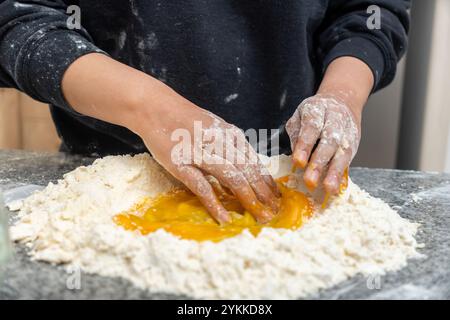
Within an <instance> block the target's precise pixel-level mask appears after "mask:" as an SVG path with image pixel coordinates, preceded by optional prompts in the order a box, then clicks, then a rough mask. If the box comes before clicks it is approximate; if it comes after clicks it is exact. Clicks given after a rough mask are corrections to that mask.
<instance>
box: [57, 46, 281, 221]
mask: <svg viewBox="0 0 450 320" xmlns="http://www.w3.org/2000/svg"><path fill="white" fill-rule="evenodd" d="M62 87H63V93H64V96H65V98H66V99H67V101H68V102H69V103H70V105H71V106H72V108H73V109H74V110H76V111H78V112H79V113H81V114H84V115H87V116H90V117H94V118H97V119H100V120H103V121H107V122H110V123H114V124H117V125H121V126H124V127H126V128H128V129H130V130H132V131H133V132H135V133H136V134H138V135H139V136H140V137H141V138H142V139H143V140H144V141H145V143H146V145H147V147H148V149H149V150H150V152H151V153H152V155H153V157H154V158H155V159H156V160H157V161H158V162H159V163H160V164H161V165H162V166H163V167H164V168H165V169H167V170H168V171H169V172H170V173H171V174H172V175H173V176H175V177H176V178H178V179H179V180H180V181H181V182H182V183H183V184H185V185H186V187H187V188H189V189H190V190H191V191H192V192H193V193H194V194H196V195H197V196H198V197H199V199H200V201H201V202H202V203H203V205H204V206H205V207H206V208H207V209H208V212H209V213H210V214H211V215H212V216H213V217H214V218H215V219H216V220H217V221H218V222H227V221H229V220H230V215H229V213H228V212H227V211H226V210H225V208H224V207H223V206H222V204H221V203H220V199H219V197H218V194H217V193H218V191H217V192H215V190H219V189H220V186H219V183H220V184H222V185H223V186H225V187H227V188H228V189H229V190H231V192H232V193H234V195H235V196H236V197H237V198H238V200H239V201H240V202H241V204H242V205H243V207H244V208H245V209H246V210H247V211H249V212H250V213H251V214H252V215H253V216H254V217H255V218H256V220H257V221H258V222H260V223H265V222H268V221H269V220H270V219H272V217H273V216H274V213H275V212H276V211H277V208H278V199H277V198H278V196H279V192H278V189H277V186H276V184H275V182H274V181H273V178H272V177H271V176H270V174H269V173H268V172H267V169H266V168H265V167H264V166H263V165H262V164H261V163H260V162H259V159H258V157H257V155H256V152H255V151H254V150H253V148H252V147H251V146H250V145H249V144H248V143H247V141H246V140H245V137H244V134H243V133H242V132H241V131H240V130H238V129H237V128H236V127H234V126H232V125H230V124H228V123H226V122H225V121H224V120H222V119H220V118H219V117H217V116H215V115H213V114H211V113H210V112H207V111H206V110H203V109H201V108H199V107H197V106H195V105H194V104H192V103H191V102H189V101H188V100H186V99H184V98H183V97H181V96H180V95H179V94H177V93H176V92H175V91H174V90H172V89H171V88H169V87H168V86H166V85H165V84H164V83H162V82H160V81H158V80H156V79H154V78H152V77H150V76H149V75H147V74H145V73H143V72H140V71H138V70H136V69H133V68H131V67H129V66H126V65H124V64H122V63H120V62H118V61H115V60H113V59H111V58H109V57H107V56H105V55H102V54H96V53H94V54H88V55H85V56H83V57H81V58H79V59H77V60H76V61H75V62H74V63H73V64H72V65H70V67H69V68H68V70H67V71H66V73H65V74H64V78H63V83H62ZM195 121H198V122H199V123H201V125H202V128H203V129H202V133H204V134H205V135H207V136H209V138H210V139H211V140H212V141H203V140H202V138H201V137H200V139H198V137H196V134H195V132H194V131H195V126H194V122H195ZM177 130H181V131H183V132H184V133H187V134H188V136H189V137H190V138H193V139H191V140H190V141H189V142H190V144H189V150H188V151H194V150H195V151H196V152H190V153H189V152H187V156H186V157H181V160H182V161H179V160H180V157H179V155H178V152H174V150H175V149H176V146H177V143H176V142H175V141H174V140H173V139H172V134H173V133H174V132H176V131H177ZM226 130H228V132H230V131H231V132H232V133H233V134H231V135H229V136H228V137H227V136H225V137H224V136H223V132H224V131H226ZM214 140H216V142H217V141H218V142H221V141H222V142H223V144H219V148H212V146H214V145H215V144H216V143H214ZM220 146H221V147H220ZM175 151H176V150H175ZM199 154H200V156H198V155H199ZM230 155H231V157H230ZM233 155H234V159H233Z"/></svg>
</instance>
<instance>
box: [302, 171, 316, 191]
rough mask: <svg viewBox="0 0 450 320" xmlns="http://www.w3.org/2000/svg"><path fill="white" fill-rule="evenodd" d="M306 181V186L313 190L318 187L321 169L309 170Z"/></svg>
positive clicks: (305, 177)
mask: <svg viewBox="0 0 450 320" xmlns="http://www.w3.org/2000/svg"><path fill="white" fill-rule="evenodd" d="M304 181H305V185H306V187H307V188H308V189H309V190H310V191H313V190H314V189H316V188H317V184H318V182H319V171H317V170H307V171H306V173H305V176H304Z"/></svg>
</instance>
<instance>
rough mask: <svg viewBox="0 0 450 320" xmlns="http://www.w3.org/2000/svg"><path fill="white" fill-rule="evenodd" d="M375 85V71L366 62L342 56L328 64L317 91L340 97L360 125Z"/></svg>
mask: <svg viewBox="0 0 450 320" xmlns="http://www.w3.org/2000/svg"><path fill="white" fill-rule="evenodd" d="M373 85H374V77H373V73H372V71H371V70H370V68H369V67H368V66H367V65H366V64H365V63H364V62H362V61H361V60H359V59H356V58H352V57H342V58H338V59H336V60H334V61H333V62H332V63H331V64H330V65H329V66H328V68H327V71H326V73H325V76H324V78H323V80H322V83H321V85H320V88H319V90H318V92H317V93H318V94H321V95H330V96H335V97H337V98H339V99H340V100H341V101H342V102H344V103H345V104H346V105H347V106H348V107H349V108H350V109H351V111H352V113H353V115H354V116H355V117H356V120H357V121H358V125H359V122H360V121H361V113H362V110H363V108H364V105H365V104H366V102H367V99H368V97H369V95H370V93H371V91H372V88H373Z"/></svg>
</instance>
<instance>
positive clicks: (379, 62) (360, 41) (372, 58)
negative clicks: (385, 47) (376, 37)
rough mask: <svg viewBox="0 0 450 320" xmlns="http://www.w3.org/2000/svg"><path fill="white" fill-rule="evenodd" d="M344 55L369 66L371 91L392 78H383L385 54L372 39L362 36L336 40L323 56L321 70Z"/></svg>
mask: <svg viewBox="0 0 450 320" xmlns="http://www.w3.org/2000/svg"><path fill="white" fill-rule="evenodd" d="M345 56H347V57H348V56H350V57H354V58H357V59H359V60H361V61H363V62H364V63H365V64H367V65H368V66H369V68H370V69H371V70H372V73H373V77H374V86H373V91H375V90H377V89H380V87H382V86H383V83H388V82H390V80H392V79H385V75H384V71H385V68H386V55H385V54H384V52H383V51H382V49H381V48H380V47H379V46H378V45H377V44H376V43H375V42H374V41H372V40H371V39H366V38H364V37H351V38H347V39H344V40H342V41H340V42H338V43H337V44H336V45H335V46H334V47H333V48H332V49H331V50H330V52H328V54H327V55H326V56H325V59H324V61H323V72H325V71H326V69H327V68H328V66H329V65H330V63H331V62H333V61H334V60H335V59H337V58H340V57H345Z"/></svg>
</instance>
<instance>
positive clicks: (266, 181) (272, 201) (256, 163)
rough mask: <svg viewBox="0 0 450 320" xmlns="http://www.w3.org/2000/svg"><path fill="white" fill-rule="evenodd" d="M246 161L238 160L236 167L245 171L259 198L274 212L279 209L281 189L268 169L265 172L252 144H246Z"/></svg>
mask: <svg viewBox="0 0 450 320" xmlns="http://www.w3.org/2000/svg"><path fill="white" fill-rule="evenodd" d="M245 149H246V154H245V163H242V162H240V161H239V162H237V164H236V167H237V168H238V170H240V171H241V172H243V174H244V176H245V178H246V179H247V181H248V182H249V184H250V186H251V187H252V188H253V191H254V192H255V193H256V196H257V197H258V199H259V200H260V201H261V202H263V203H264V204H266V205H268V206H270V207H271V208H272V210H274V212H278V209H279V205H280V203H279V199H278V198H279V197H280V195H281V194H280V191H279V190H278V186H277V185H276V183H275V181H274V180H273V177H272V176H271V175H270V174H269V172H268V170H267V169H266V171H265V172H264V171H263V170H264V169H263V167H262V166H263V164H262V162H261V160H260V159H259V157H258V154H257V153H256V151H255V150H254V149H253V148H252V146H251V145H250V144H249V143H247V144H246V147H245Z"/></svg>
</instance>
